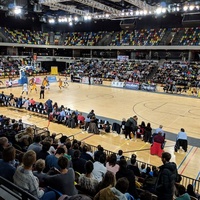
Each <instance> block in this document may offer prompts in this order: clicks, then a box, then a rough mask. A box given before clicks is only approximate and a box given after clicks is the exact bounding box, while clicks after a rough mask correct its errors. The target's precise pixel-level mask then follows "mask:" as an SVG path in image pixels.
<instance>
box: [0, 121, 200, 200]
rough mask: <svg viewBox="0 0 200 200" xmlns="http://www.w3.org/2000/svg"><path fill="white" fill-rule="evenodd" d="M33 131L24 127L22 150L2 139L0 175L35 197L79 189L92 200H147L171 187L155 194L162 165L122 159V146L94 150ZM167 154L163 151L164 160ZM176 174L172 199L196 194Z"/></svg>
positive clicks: (63, 194)
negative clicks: (118, 148)
mask: <svg viewBox="0 0 200 200" xmlns="http://www.w3.org/2000/svg"><path fill="white" fill-rule="evenodd" d="M3 123H4V122H3ZM13 126H14V125H13ZM22 129H23V126H22ZM33 132H34V130H33V129H32V128H31V127H27V128H26V129H25V132H24V134H23V135H22V136H21V138H23V140H25V139H27V138H31V139H32V142H30V143H29V144H28V145H27V144H25V143H23V144H22V143H21V145H22V147H23V145H26V146H24V147H23V150H24V152H20V153H19V152H18V151H16V148H15V142H14V141H13V140H10V138H9V137H6V136H1V137H0V158H1V159H0V176H2V177H4V178H6V179H7V180H9V181H11V182H13V183H14V184H16V185H17V186H19V187H20V188H22V189H24V190H26V191H28V192H29V193H31V194H32V195H34V196H35V197H37V198H38V199H42V200H46V199H47V200H51V199H52V200H54V199H58V198H60V199H64V198H66V199H67V197H68V196H76V195H77V194H78V193H79V194H84V195H86V196H87V197H88V199H95V200H98V199H99V200H103V199H107V200H109V199H111V200H113V199H124V200H128V199H132V200H134V199H141V200H151V199H152V198H153V196H154V197H155V195H157V196H158V197H157V198H158V199H162V195H164V196H165V194H167V192H169V191H171V190H169V189H168V190H166V191H165V192H164V193H161V194H160V193H159V192H160V190H158V179H159V176H160V175H159V174H160V169H161V168H157V167H155V166H152V168H151V167H150V166H149V165H146V164H144V163H142V164H141V163H140V162H138V161H137V156H136V155H135V154H133V155H132V156H131V158H130V159H128V160H126V159H125V157H124V156H123V151H122V150H119V151H118V153H112V154H110V155H106V153H105V150H104V148H103V147H102V146H101V145H98V147H97V149H96V150H95V151H92V148H91V146H90V145H88V144H85V143H84V142H80V141H77V140H76V139H74V140H70V138H68V137H67V136H62V137H60V138H57V136H56V134H51V135H50V136H46V137H43V136H41V135H39V134H36V135H35V134H33ZM25 147H26V148H25ZM168 154H169V153H166V155H167V156H168ZM166 155H162V157H163V158H162V159H164V158H165V156H166ZM166 159H167V157H166ZM169 159H170V158H169ZM163 163H164V162H163ZM164 164H165V163H164ZM172 164H173V163H172ZM177 177H179V180H178V178H177V179H176V193H175V194H176V196H174V199H177V200H179V199H182V196H187V197H189V195H190V196H193V197H198V195H197V194H196V193H195V192H194V189H193V186H192V185H191V184H190V185H188V187H187V190H186V189H185V188H184V186H182V185H181V184H180V181H181V177H180V176H178V175H177ZM159 180H160V179H159ZM159 184H161V183H159ZM159 187H160V186H159ZM163 187H164V186H163ZM158 191H159V192H158ZM188 199H190V198H188Z"/></svg>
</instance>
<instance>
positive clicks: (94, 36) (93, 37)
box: [87, 31, 106, 46]
mask: <svg viewBox="0 0 200 200" xmlns="http://www.w3.org/2000/svg"><path fill="white" fill-rule="evenodd" d="M105 34H106V32H104V31H100V32H98V33H94V32H90V34H89V36H88V41H87V46H95V45H96V44H97V43H98V42H99V41H100V40H101V39H102V38H103V37H104V36H105Z"/></svg>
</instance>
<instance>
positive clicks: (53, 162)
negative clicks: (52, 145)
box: [45, 147, 65, 172]
mask: <svg viewBox="0 0 200 200" xmlns="http://www.w3.org/2000/svg"><path fill="white" fill-rule="evenodd" d="M64 154H65V149H64V148H62V147H59V148H58V149H57V150H56V153H55V155H48V156H47V157H46V160H45V162H46V168H45V172H48V171H49V170H50V169H51V168H53V167H55V168H57V169H58V170H60V166H59V165H58V159H59V158H60V157H62V156H64Z"/></svg>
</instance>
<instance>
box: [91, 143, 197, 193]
mask: <svg viewBox="0 0 200 200" xmlns="http://www.w3.org/2000/svg"><path fill="white" fill-rule="evenodd" d="M90 146H91V149H92V152H95V151H97V150H98V148H97V147H96V146H94V145H91V144H90ZM104 152H105V153H106V155H107V156H109V155H111V154H113V153H116V152H112V151H109V150H106V149H104ZM124 158H125V159H126V160H130V158H129V157H127V156H124ZM137 162H138V167H139V168H140V166H141V165H142V164H145V165H146V167H150V168H151V169H152V167H153V165H151V164H149V163H145V162H143V161H140V160H137ZM181 177H182V180H181V182H180V184H182V185H184V186H185V187H186V188H187V185H188V184H192V185H193V187H194V191H195V192H196V193H198V194H199V192H200V180H197V179H194V178H190V177H188V176H184V175H181Z"/></svg>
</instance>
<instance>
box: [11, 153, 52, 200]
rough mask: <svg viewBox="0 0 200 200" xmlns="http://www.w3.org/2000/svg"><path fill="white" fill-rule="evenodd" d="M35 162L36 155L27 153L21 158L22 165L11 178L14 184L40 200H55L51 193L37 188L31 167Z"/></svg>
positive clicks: (37, 184)
mask: <svg viewBox="0 0 200 200" xmlns="http://www.w3.org/2000/svg"><path fill="white" fill-rule="evenodd" d="M35 161H36V153H35V152H34V151H32V150H30V151H27V152H26V153H25V154H24V156H23V161H22V162H23V165H22V166H19V167H18V168H17V170H16V172H15V174H14V176H13V179H14V183H15V184H16V185H17V186H19V187H21V188H22V189H24V190H26V191H28V192H29V193H30V194H32V195H33V196H35V197H36V198H38V199H40V200H56V195H55V193H54V192H53V191H44V189H42V188H39V181H38V178H37V177H36V176H34V175H33V172H32V167H33V164H34V163H35Z"/></svg>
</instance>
